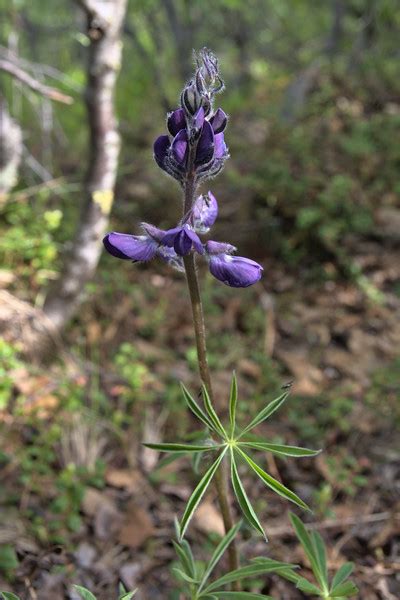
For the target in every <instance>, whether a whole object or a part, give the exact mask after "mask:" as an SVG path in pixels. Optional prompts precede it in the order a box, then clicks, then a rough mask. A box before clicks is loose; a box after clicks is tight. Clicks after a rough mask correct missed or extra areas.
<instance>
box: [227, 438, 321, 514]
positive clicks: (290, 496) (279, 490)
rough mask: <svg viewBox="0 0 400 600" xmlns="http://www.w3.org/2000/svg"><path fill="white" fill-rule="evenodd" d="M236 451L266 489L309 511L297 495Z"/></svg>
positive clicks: (243, 453)
mask: <svg viewBox="0 0 400 600" xmlns="http://www.w3.org/2000/svg"><path fill="white" fill-rule="evenodd" d="M237 451H238V452H239V453H240V455H241V456H242V457H243V458H244V459H245V461H246V462H247V464H248V465H249V466H250V467H251V468H252V469H253V471H254V472H255V473H256V474H257V475H258V476H259V478H260V479H261V480H262V481H263V482H264V483H265V485H266V486H267V487H269V488H271V490H273V491H274V492H275V493H276V494H278V495H279V496H282V497H283V498H286V500H290V502H294V504H297V506H300V507H301V508H304V509H305V510H310V509H309V508H308V506H307V504H305V502H303V500H301V498H299V497H298V495H297V494H295V493H294V492H292V491H291V490H289V489H288V488H287V487H286V486H285V485H283V483H280V482H279V481H277V480H276V479H274V478H273V477H272V476H271V475H268V473H266V472H265V471H264V470H263V469H262V468H261V467H260V466H258V465H257V463H255V462H254V461H253V460H252V459H251V458H250V456H248V454H246V453H245V452H243V450H241V449H240V448H238V449H237Z"/></svg>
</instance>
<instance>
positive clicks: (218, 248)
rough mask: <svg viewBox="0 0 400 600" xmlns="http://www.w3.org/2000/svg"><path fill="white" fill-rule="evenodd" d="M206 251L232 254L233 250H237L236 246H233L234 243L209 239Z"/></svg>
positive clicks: (208, 252)
mask: <svg viewBox="0 0 400 600" xmlns="http://www.w3.org/2000/svg"><path fill="white" fill-rule="evenodd" d="M206 252H207V254H232V252H236V247H235V246H232V244H226V243H225V242H214V241H213V240H208V242H206Z"/></svg>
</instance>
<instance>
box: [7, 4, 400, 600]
mask: <svg viewBox="0 0 400 600" xmlns="http://www.w3.org/2000/svg"><path fill="white" fill-rule="evenodd" d="M399 39H400V7H399V3H398V2H397V1H396V0H322V1H320V2H317V3H316V2H313V1H312V0H296V2H293V1H290V0H248V1H247V2H242V1H240V0H219V1H215V0H214V1H213V2H211V1H210V0H201V1H200V0H130V1H129V2H128V3H127V4H126V3H125V1H124V0H79V1H76V2H74V1H72V0H58V2H57V3H56V6H55V3H54V1H53V0H40V1H33V2H32V1H28V0H0V207H1V216H0V263H1V269H0V334H1V337H0V429H1V447H0V467H1V471H0V477H1V488H0V502H1V505H2V510H1V513H0V589H9V590H12V591H14V592H18V593H19V594H20V595H21V598H23V599H25V598H27V599H36V598H38V599H39V600H47V599H48V600H50V599H51V600H59V599H63V598H75V596H74V595H73V592H72V587H71V586H72V583H79V584H81V585H85V586H87V587H89V588H90V589H91V590H92V591H93V592H95V593H96V594H97V595H98V598H99V599H100V600H103V599H104V600H106V599H107V600H110V599H111V598H114V597H115V595H116V590H117V586H118V582H119V581H122V582H123V583H124V585H125V586H126V587H127V588H130V589H132V588H134V587H136V586H137V585H138V586H139V587H140V590H141V591H140V593H139V594H140V595H139V596H138V598H140V599H144V598H152V599H157V598H160V599H161V598H166V597H168V598H171V599H178V598H179V594H178V593H177V592H175V591H174V589H175V588H176V582H175V583H174V580H173V576H172V575H171V573H170V564H171V562H172V561H173V560H174V554H173V549H172V547H171V545H170V542H169V540H170V538H171V536H172V535H173V516H174V515H175V514H180V513H181V511H182V507H183V506H184V502H185V501H186V500H187V498H188V495H189V493H190V486H191V485H192V484H193V483H194V482H195V481H196V475H195V474H194V473H193V472H192V469H191V466H190V464H189V463H188V461H186V460H182V459H180V460H178V461H175V462H173V463H169V464H167V463H165V462H164V463H159V461H158V457H157V456H156V454H155V453H154V452H152V451H147V450H145V449H143V448H142V447H141V442H142V441H143V440H146V441H157V440H174V441H178V440H182V441H183V440H186V439H188V437H189V438H190V435H191V434H192V433H193V432H194V431H195V430H196V424H195V423H194V422H193V421H192V418H191V416H190V415H189V414H188V413H187V411H186V408H185V405H184V401H183V398H182V397H181V394H180V388H179V381H183V382H184V383H185V384H186V385H187V386H188V387H189V388H190V389H191V390H193V391H194V392H195V391H196V390H197V387H198V377H197V371H196V351H195V346H194V339H193V333H192V328H191V313H190V307H189V304H188V299H187V296H186V288H185V282H184V279H183V276H182V275H181V274H179V273H177V272H173V271H170V270H168V268H167V267H166V266H165V265H162V264H160V263H156V262H154V263H151V264H149V265H146V266H143V265H140V266H138V265H132V264H130V263H128V264H126V263H123V262H121V263H117V262H116V261H115V260H114V259H113V258H111V257H110V256H108V255H104V254H101V241H100V240H101V237H102V234H103V232H104V231H105V230H107V229H113V230H117V231H125V232H127V233H137V232H138V223H139V222H140V221H143V220H144V221H150V222H151V223H154V224H156V225H157V226H159V227H161V228H168V227H173V226H174V225H175V224H176V222H177V220H178V219H179V216H180V212H181V201H180V190H179V189H178V186H177V185H176V182H174V181H173V180H169V179H168V178H167V177H166V176H164V174H161V171H160V170H159V169H158V167H157V166H156V164H155V163H154V160H153V156H152V144H153V141H154V139H155V137H156V136H157V135H159V134H161V133H164V132H165V116H166V112H167V111H168V110H172V109H174V108H176V107H177V103H178V100H179V92H180V90H181V89H182V86H183V84H184V83H185V82H186V81H187V80H188V78H190V74H191V71H192V67H193V61H192V51H193V49H199V48H202V47H203V46H207V47H209V48H211V49H212V50H213V51H214V52H215V53H216V54H217V55H218V57H219V59H220V67H221V73H222V76H223V78H224V80H225V84H226V90H225V91H224V93H223V94H222V95H220V96H218V98H217V102H218V105H220V106H221V107H222V108H223V109H224V110H225V112H227V113H228V114H229V115H230V120H229V125H228V129H227V132H226V141H227V143H228V145H229V149H230V154H231V158H230V160H229V161H228V162H227V163H226V166H225V169H224V171H223V173H222V174H221V175H220V176H219V177H218V179H216V180H215V181H211V182H209V187H211V189H212V190H213V192H214V194H215V195H216V197H217V199H218V202H219V205H220V218H219V221H218V223H217V224H216V226H215V228H214V230H213V239H218V240H221V241H229V242H230V243H232V244H235V245H236V246H238V248H239V254H241V255H244V256H249V257H251V258H253V259H256V260H258V261H259V262H261V263H262V264H263V266H264V276H263V279H262V280H261V282H260V283H259V284H257V285H256V286H254V287H253V288H249V289H246V290H232V289H229V288H227V287H225V286H223V285H222V284H219V283H218V282H216V281H215V280H211V279H212V278H211V277H210V276H209V273H208V271H207V270H206V269H203V266H200V275H201V285H202V291H203V295H204V302H205V312H206V321H207V327H208V333H209V350H210V365H211V368H212V372H213V377H214V381H215V390H216V398H217V402H218V408H219V410H220V411H221V413H222V414H224V411H226V405H227V397H228V389H229V381H230V377H231V372H232V370H233V369H236V372H237V375H238V379H239V391H240V403H239V410H240V414H241V418H242V419H246V418H247V417H248V416H249V415H251V414H253V413H254V411H255V410H257V409H259V408H260V406H262V404H263V403H265V402H266V401H267V400H270V399H272V398H273V397H274V394H276V393H278V392H279V390H280V388H281V386H282V385H284V384H287V383H288V382H291V381H293V387H292V389H293V393H292V395H291V399H290V401H289V402H288V403H287V406H286V408H285V409H283V410H282V411H281V412H280V413H279V414H278V415H277V416H276V417H275V418H274V420H273V421H268V424H267V425H265V428H264V431H263V434H264V435H265V437H267V438H268V439H270V440H271V441H275V442H283V441H284V442H286V443H289V444H295V445H302V446H303V445H309V446H310V447H316V448H318V447H319V448H323V450H324V452H323V453H322V454H321V455H320V456H319V457H317V459H311V460H308V459H302V460H300V461H294V460H288V461H283V460H280V459H276V460H275V459H273V458H271V457H269V458H268V463H267V465H266V466H267V467H268V469H269V470H270V472H271V473H272V474H273V475H274V476H275V477H277V478H278V479H281V480H283V481H284V482H285V483H286V484H287V485H288V486H289V487H291V488H292V489H294V490H295V491H296V492H297V493H298V494H300V496H301V497H302V498H303V499H304V500H305V501H306V502H308V503H311V505H312V507H313V509H314V514H313V515H311V516H310V517H308V520H309V521H310V522H313V523H314V524H315V526H316V527H318V529H319V530H320V532H321V534H322V535H323V537H324V539H325V540H326V542H327V543H328V545H329V564H330V566H331V567H337V566H339V565H340V564H342V562H343V561H344V560H352V561H355V563H356V570H355V580H356V582H357V584H358V585H359V587H360V590H361V591H360V598H362V599H363V600H377V599H381V600H395V599H396V598H398V597H399V596H400V581H399V569H398V567H399V562H398V552H399V548H400V542H399V534H400V520H399V501H398V499H399V485H400V484H399V472H400V471H399V457H400V450H399V444H398V439H399V437H398V426H399V421H400V407H399V390H400V378H399V367H400V357H399V347H400V320H399V314H400V311H399V307H400V297H399V296H400V260H399V258H400V257H399V242H400V205H399V195H400V178H399V172H400V171H399V167H400V143H399V139H400V68H399V59H400V49H399ZM121 51H122V57H121V61H120V60H119V53H120V52H121ZM120 65H121V69H119V66H120ZM114 92H115V97H113V95H114ZM117 122H118V131H119V133H120V136H121V141H120V152H118V146H119V144H118V134H117V129H116V124H117ZM114 180H115V191H114ZM207 189H208V188H207ZM113 198H115V200H114V203H113V206H112V200H113ZM111 208H112V210H111ZM74 240H78V242H76V241H75V242H74ZM79 240H80V241H79ZM82 240H84V241H85V240H86V241H87V240H89V241H88V242H87V243H88V248H89V247H90V252H89V251H88V253H87V254H86V255H85V252H79V249H80V248H81V247H83V246H85V244H84V243H83V242H82ZM85 243H86V242H85ZM85 247H86V246H85ZM396 434H397V435H396ZM396 439H397V443H396ZM247 483H248V485H249V486H250V487H251V490H252V494H253V501H254V502H255V504H256V506H257V507H258V510H259V511H260V514H261V515H262V519H263V522H265V523H266V525H267V531H268V532H269V538H270V540H271V541H270V544H269V546H268V547H267V548H265V546H264V545H263V544H262V543H261V541H259V540H253V541H252V542H249V541H247V542H246V541H245V542H243V544H242V547H241V550H242V552H243V554H244V555H248V556H249V557H251V556H253V555H254V553H255V552H259V553H260V554H262V553H264V554H266V555H268V556H271V557H273V558H275V559H278V560H280V559H281V560H290V561H292V562H296V561H299V562H302V561H303V558H304V557H303V556H302V554H301V551H300V549H299V547H298V546H297V545H296V543H295V539H294V537H293V532H292V531H291V528H290V526H289V525H288V520H287V510H288V506H287V504H286V503H284V502H283V501H282V502H280V501H279V500H278V499H277V498H276V497H271V498H270V495H269V494H268V493H266V492H265V488H262V487H258V486H256V485H254V482H250V481H249V482H247ZM260 486H261V484H260ZM270 500H271V502H270ZM220 533H221V522H220V518H219V515H218V512H217V511H216V508H215V506H214V497H213V494H212V493H211V495H210V496H209V497H207V498H206V500H205V501H204V502H203V504H202V505H201V507H200V509H199V511H198V514H197V516H196V518H195V520H194V523H193V525H192V527H191V531H190V538H191V539H192V540H193V542H194V546H195V549H196V552H197V553H198V555H199V556H207V555H208V554H209V552H210V549H211V548H212V547H213V544H214V543H215V540H216V539H218V536H219V534H220ZM174 586H175V588H174ZM255 586H256V587H255V589H257V590H260V589H261V588H262V586H264V587H263V588H262V591H263V592H264V593H270V594H271V595H273V596H274V597H276V598H282V599H288V600H292V599H293V600H296V599H301V598H303V597H304V596H303V595H302V594H301V592H298V591H296V590H294V591H293V590H292V589H291V588H289V587H286V584H284V583H282V582H280V581H279V580H278V579H276V578H274V577H272V578H270V579H269V580H268V581H265V582H255Z"/></svg>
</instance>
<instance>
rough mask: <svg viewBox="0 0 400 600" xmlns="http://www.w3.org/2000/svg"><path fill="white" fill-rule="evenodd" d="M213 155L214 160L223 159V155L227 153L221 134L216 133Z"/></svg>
mask: <svg viewBox="0 0 400 600" xmlns="http://www.w3.org/2000/svg"><path fill="white" fill-rule="evenodd" d="M214 139H215V153H214V156H215V158H223V157H224V156H225V154H226V153H227V150H228V149H227V147H226V144H225V140H224V134H223V133H217V135H216V136H215V138H214Z"/></svg>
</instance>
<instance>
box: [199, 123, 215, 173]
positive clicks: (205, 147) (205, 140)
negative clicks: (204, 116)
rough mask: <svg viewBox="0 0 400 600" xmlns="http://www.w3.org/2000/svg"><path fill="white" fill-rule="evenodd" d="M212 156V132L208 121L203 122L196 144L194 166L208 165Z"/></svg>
mask: <svg viewBox="0 0 400 600" xmlns="http://www.w3.org/2000/svg"><path fill="white" fill-rule="evenodd" d="M213 156H214V132H213V129H212V127H211V125H210V123H209V122H208V121H204V125H203V129H202V132H201V135H200V138H199V141H198V143H197V151H196V159H195V161H194V162H195V164H196V165H199V166H201V165H204V164H207V163H209V162H210V161H211V160H212V158H213Z"/></svg>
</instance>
